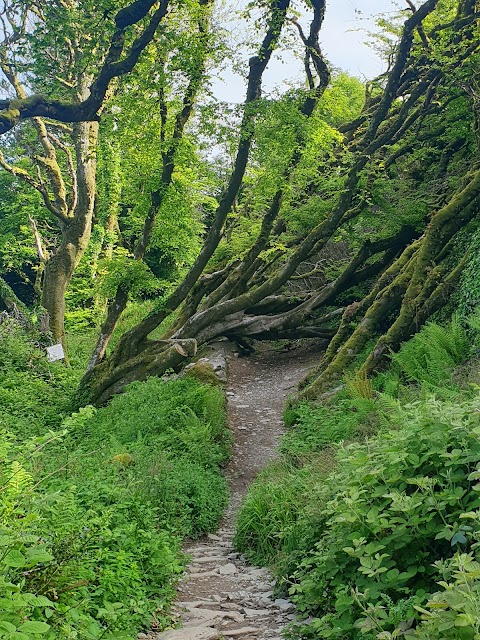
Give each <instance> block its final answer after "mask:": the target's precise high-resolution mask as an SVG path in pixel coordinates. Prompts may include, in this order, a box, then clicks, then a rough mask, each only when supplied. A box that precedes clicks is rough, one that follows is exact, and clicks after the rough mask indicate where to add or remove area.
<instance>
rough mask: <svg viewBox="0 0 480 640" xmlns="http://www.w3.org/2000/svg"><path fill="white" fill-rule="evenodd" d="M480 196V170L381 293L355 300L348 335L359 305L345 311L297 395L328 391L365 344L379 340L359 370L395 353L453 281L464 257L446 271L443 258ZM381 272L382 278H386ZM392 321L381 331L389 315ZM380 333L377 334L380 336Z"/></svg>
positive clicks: (398, 266) (437, 217)
mask: <svg viewBox="0 0 480 640" xmlns="http://www.w3.org/2000/svg"><path fill="white" fill-rule="evenodd" d="M479 198H480V170H477V171H475V172H474V173H473V174H472V175H471V176H470V180H469V182H468V184H467V185H466V186H465V187H464V188H463V189H462V190H461V191H460V192H458V193H456V194H454V195H453V196H452V198H451V199H450V201H449V202H448V203H447V204H446V205H445V206H444V207H442V208H441V209H440V211H438V212H437V213H436V214H435V215H433V216H432V219H431V221H430V224H429V225H428V227H427V229H426V231H425V234H424V236H423V238H422V239H421V240H420V241H416V242H415V243H413V244H412V245H411V246H410V247H409V248H408V249H407V250H405V252H404V253H403V255H402V256H401V257H400V258H399V259H398V260H397V262H396V263H394V265H392V267H391V268H390V269H389V270H387V272H386V274H385V276H387V277H388V275H390V276H391V277H393V279H392V280H391V282H390V283H389V284H387V285H386V286H385V287H384V288H383V289H381V290H380V291H379V290H378V287H377V288H375V289H374V291H373V292H372V294H371V295H370V296H367V298H366V299H365V300H364V301H362V302H360V303H359V308H360V309H361V310H362V311H364V314H363V317H362V316H361V314H359V315H360V318H359V319H358V323H357V326H356V328H355V330H354V331H353V333H352V334H351V335H349V333H348V329H347V326H348V324H349V323H350V322H351V320H352V316H353V317H355V316H356V315H357V312H358V309H354V310H353V312H352V313H351V314H350V316H349V314H348V312H347V315H346V317H345V318H344V321H343V322H342V323H341V324H340V327H339V329H338V332H337V336H335V337H334V338H333V340H332V342H331V345H330V347H329V349H327V357H326V360H325V363H324V365H325V366H324V367H323V368H322V370H321V372H320V373H319V375H318V376H317V377H316V378H315V379H314V380H313V381H310V384H309V385H308V386H307V387H306V388H305V389H304V390H303V391H302V393H301V397H303V398H307V399H314V398H317V397H319V396H320V395H321V394H322V393H324V392H326V391H328V390H329V389H330V388H332V386H334V384H335V383H336V382H338V380H339V379H340V378H341V376H342V374H343V373H344V372H345V370H346V369H347V367H348V366H349V365H351V364H352V362H353V361H354V359H355V358H356V357H357V356H358V355H359V354H360V353H361V351H362V349H363V348H364V347H365V345H366V344H367V343H368V342H369V341H370V340H372V339H375V338H378V339H377V342H376V344H375V346H374V347H373V349H372V350H371V352H370V353H369V355H368V357H367V358H366V360H365V362H364V364H363V365H362V367H361V370H362V372H363V373H365V374H369V373H372V372H373V371H374V370H376V369H377V368H378V367H379V366H381V364H382V363H383V362H384V360H385V358H386V357H387V356H388V354H390V353H392V352H395V351H398V349H399V348H400V346H401V344H402V342H404V341H405V340H407V339H408V338H410V337H411V336H412V335H413V334H414V333H415V332H416V331H418V330H419V329H420V327H421V326H422V325H423V324H424V323H425V321H426V320H427V319H428V318H429V317H430V315H431V314H432V313H434V312H435V311H436V310H438V308H440V306H441V305H442V304H444V303H445V302H446V300H447V299H448V296H449V294H450V293H451V290H452V287H453V286H454V285H455V283H456V281H457V279H458V277H459V275H460V272H461V269H462V267H463V264H464V260H460V261H459V264H457V265H455V266H454V267H453V268H451V270H450V271H448V266H447V265H448V263H446V262H445V259H446V258H447V257H448V255H449V251H450V249H451V248H452V246H453V243H452V242H451V241H452V239H453V238H454V237H455V234H456V233H457V232H458V231H459V229H461V228H462V227H464V226H465V225H466V224H468V222H470V220H471V219H472V218H473V216H474V215H476V214H478V207H479ZM385 276H384V278H385ZM392 315H393V316H394V321H393V322H392V323H391V324H390V326H389V327H388V326H387V330H386V331H385V332H384V333H383V335H380V334H381V331H380V329H381V328H383V327H384V325H385V323H386V321H387V319H388V318H389V317H391V316H392ZM379 335H380V337H378V336H379Z"/></svg>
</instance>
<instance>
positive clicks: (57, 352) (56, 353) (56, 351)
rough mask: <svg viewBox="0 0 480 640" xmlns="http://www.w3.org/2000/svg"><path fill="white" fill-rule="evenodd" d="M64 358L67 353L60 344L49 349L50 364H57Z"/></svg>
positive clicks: (48, 358)
mask: <svg viewBox="0 0 480 640" xmlns="http://www.w3.org/2000/svg"><path fill="white" fill-rule="evenodd" d="M64 358H65V352H64V350H63V347H62V345H61V344H60V343H58V344H54V345H52V346H51V347H47V360H48V361H49V362H56V361H57V360H63V359H64Z"/></svg>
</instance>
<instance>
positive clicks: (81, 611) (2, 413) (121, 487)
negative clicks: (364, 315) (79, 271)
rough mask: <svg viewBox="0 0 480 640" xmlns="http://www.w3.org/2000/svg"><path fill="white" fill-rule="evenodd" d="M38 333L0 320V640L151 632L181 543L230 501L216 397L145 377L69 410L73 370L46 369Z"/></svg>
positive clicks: (221, 408)
mask: <svg viewBox="0 0 480 640" xmlns="http://www.w3.org/2000/svg"><path fill="white" fill-rule="evenodd" d="M38 337H39V336H35V335H34V334H25V332H24V330H23V329H22V328H20V327H18V326H16V325H15V324H14V323H11V324H6V323H4V324H2V325H1V326H0V338H1V342H2V352H1V366H0V375H1V380H2V384H1V392H0V429H1V441H2V444H1V451H0V456H1V471H0V482H1V492H0V527H1V534H0V546H1V555H0V593H1V597H0V637H2V638H18V640H20V639H26V638H28V639H30V638H32V639H33V638H38V637H43V638H46V639H47V638H52V639H53V638H82V640H83V639H85V640H87V639H92V640H93V639H94V638H104V639H107V638H125V639H126V638H129V639H132V638H135V637H136V633H137V632H138V631H140V630H141V629H142V628H148V627H149V626H150V625H153V627H154V628H157V629H160V630H161V629H162V628H163V627H165V626H166V625H169V624H171V618H170V615H169V605H170V603H171V600H172V598H173V595H174V593H175V585H176V582H177V581H178V579H179V577H180V575H181V573H182V571H183V567H184V563H185V558H184V557H183V554H182V551H181V542H182V540H184V539H185V538H196V537H198V536H200V535H202V534H204V533H206V532H208V531H213V530H215V528H216V526H217V523H218V521H219V519H220V517H221V515H222V513H223V509H224V507H225V505H226V502H227V487H226V482H225V480H224V478H223V477H222V475H221V467H222V466H223V464H224V463H225V461H226V459H227V458H228V454H229V432H228V431H227V427H226V414H225V399H224V395H223V392H222V390H221V389H219V388H214V387H212V386H208V385H203V384H199V383H198V382H196V380H195V379H193V378H182V379H172V380H169V381H164V380H160V379H158V378H151V379H150V380H149V381H148V382H146V383H135V384H133V385H131V386H130V387H129V388H128V389H127V390H126V391H125V393H124V394H123V395H122V396H119V397H117V398H115V400H114V401H113V402H112V403H111V404H110V405H109V406H107V407H104V408H101V409H95V408H93V407H91V406H86V407H83V408H82V409H80V411H79V412H77V413H73V414H71V413H70V411H71V410H70V406H71V403H72V400H73V396H74V392H75V379H77V380H78V377H79V375H80V373H81V369H80V370H78V369H77V370H75V369H65V367H64V365H63V364H62V363H51V364H50V363H48V362H47V360H46V357H45V352H44V350H43V349H40V348H39V347H40V345H39V344H37V343H36V341H35V338H38ZM80 338H81V337H80V336H78V335H77V336H76V341H78V344H76V347H75V346H73V345H72V361H75V358H76V356H77V355H78V356H79V360H81V347H82V344H81V343H82V340H81V339H80ZM87 338H88V336H87Z"/></svg>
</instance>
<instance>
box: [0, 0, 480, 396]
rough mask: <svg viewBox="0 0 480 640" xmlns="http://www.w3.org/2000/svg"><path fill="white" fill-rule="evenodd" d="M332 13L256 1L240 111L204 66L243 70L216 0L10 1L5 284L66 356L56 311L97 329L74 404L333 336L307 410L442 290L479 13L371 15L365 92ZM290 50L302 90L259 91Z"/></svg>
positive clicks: (466, 149) (451, 265) (471, 96)
mask: <svg viewBox="0 0 480 640" xmlns="http://www.w3.org/2000/svg"><path fill="white" fill-rule="evenodd" d="M325 9H326V6H325V2H324V1H323V0H315V1H314V2H305V3H299V4H298V5H297V4H295V3H291V2H287V1H284V2H266V3H262V4H261V5H259V6H258V7H255V8H254V7H253V6H252V7H250V6H249V7H248V9H247V11H252V12H253V13H252V18H251V19H252V20H254V25H253V29H252V34H253V35H252V38H251V40H252V42H250V43H249V47H250V49H251V57H250V58H249V60H248V68H247V70H246V84H247V87H246V95H245V100H244V103H243V105H238V106H235V105H231V104H225V103H221V102H219V101H218V100H216V99H215V97H214V95H213V93H212V91H211V82H212V74H213V73H214V70H215V69H216V68H218V65H219V64H223V65H225V64H227V65H231V66H234V65H238V64H241V65H243V68H244V69H245V67H246V66H247V63H246V61H245V60H239V59H238V58H239V53H238V52H235V51H232V50H231V49H230V48H229V42H228V37H227V36H226V33H225V30H222V28H219V26H220V23H219V14H218V12H219V11H220V10H221V7H217V5H216V4H215V3H214V2H212V1H211V0H203V1H199V2H193V1H192V2H182V3H175V2H171V1H170V0H165V1H163V2H160V3H157V2H145V1H142V0H137V1H135V2H133V3H131V4H129V5H125V4H124V3H121V2H117V3H115V2H111V3H109V5H108V7H107V6H105V7H103V5H102V6H100V7H95V6H93V4H90V3H88V2H86V3H84V2H73V1H72V2H70V1H59V2H52V3H48V5H47V6H44V3H36V2H15V3H6V4H5V5H4V8H3V11H2V30H3V40H2V44H1V47H0V54H1V66H2V71H3V89H4V92H5V94H6V96H7V97H5V98H4V99H2V101H1V103H0V107H2V111H1V112H0V119H1V123H2V128H1V133H3V139H2V142H3V145H2V147H3V150H2V153H1V156H0V165H1V168H2V172H1V174H0V180H1V189H2V194H3V197H2V201H3V207H2V217H1V221H0V224H1V225H2V241H1V246H0V260H1V265H2V271H3V278H4V282H5V285H4V286H5V287H8V286H9V285H8V283H9V282H10V283H12V285H13V287H10V289H13V291H12V294H14V295H16V296H17V298H19V299H20V300H23V301H24V302H26V303H27V304H30V305H31V304H32V303H33V304H36V305H42V306H43V308H44V309H45V310H46V312H47V314H48V328H49V331H50V332H51V335H52V340H53V341H54V342H62V343H63V345H64V348H66V345H65V322H66V321H67V322H68V323H69V326H72V327H74V326H78V325H79V323H80V324H82V323H83V325H84V326H88V325H90V326H98V327H99V332H98V339H97V344H96V346H95V348H94V350H93V353H92V355H91V358H90V362H89V365H88V370H87V372H86V373H85V376H84V378H83V380H82V383H81V385H80V390H81V397H82V400H86V401H93V402H96V403H102V402H104V401H106V400H108V398H110V397H111V396H112V395H113V394H115V393H117V392H118V391H121V390H122V389H123V388H124V387H125V385H126V384H128V383H129V382H132V381H134V380H142V379H145V378H146V377H148V376H149V375H151V374H155V375H161V374H162V373H163V372H164V371H166V370H168V369H170V368H172V367H173V368H176V367H179V366H181V365H182V362H185V360H186V359H188V357H190V356H192V355H194V354H195V353H196V351H197V349H198V348H199V347H200V346H201V345H202V344H205V343H208V342H210V341H212V340H214V339H216V338H218V337H222V336H223V337H228V338H230V339H232V340H237V341H239V342H240V343H241V344H243V345H244V346H245V348H247V349H248V342H249V341H250V340H252V339H254V340H269V339H291V338H294V339H298V338H310V339H321V340H324V341H325V346H326V347H328V348H327V352H326V357H325V358H324V361H323V364H322V371H321V372H319V374H318V375H315V376H312V377H311V379H310V380H309V381H308V384H307V385H306V387H305V389H304V390H303V391H302V393H303V394H304V395H305V397H309V398H313V397H317V396H318V395H321V393H323V392H325V391H328V390H329V389H330V388H331V387H332V386H334V385H335V381H336V380H337V379H338V378H339V376H340V375H341V373H342V372H343V371H344V369H345V367H346V366H348V365H349V364H351V363H352V362H353V361H354V360H355V359H356V358H358V357H361V358H362V359H363V364H362V367H363V370H364V372H365V373H366V374H368V373H369V372H371V371H373V370H375V369H377V368H378V367H379V366H381V365H382V363H383V361H384V358H385V355H386V354H388V353H391V352H395V351H397V350H398V348H399V347H400V345H401V344H402V342H403V341H404V340H406V339H407V338H408V337H409V336H411V335H412V334H413V333H415V332H416V331H417V330H418V329H419V328H420V327H421V326H422V324H424V323H425V321H426V320H427V319H428V318H429V317H430V316H431V315H432V314H433V313H435V312H436V311H437V310H438V309H439V308H441V307H442V306H443V305H444V304H445V301H446V300H448V298H449V296H450V295H451V292H452V290H453V288H454V287H455V286H456V283H457V282H458V280H459V278H460V275H461V273H462V270H463V268H464V267H465V264H466V262H468V260H469V253H468V251H467V252H462V251H459V250H458V249H457V247H458V246H459V242H458V238H460V237H464V234H465V233H467V234H468V231H466V229H468V228H470V227H472V225H473V226H475V217H476V213H477V212H478V193H479V188H480V174H479V173H478V167H477V163H478V144H479V138H478V136H479V121H478V117H479V116H478V100H479V93H478V82H479V80H478V61H479V58H478V55H479V52H478V42H479V38H478V35H479V34H478V7H477V3H476V2H474V1H473V0H462V1H461V2H459V1H453V0H448V1H447V0H444V1H441V0H429V1H427V2H424V3H423V4H421V5H419V6H415V5H414V4H413V3H410V2H408V3H407V6H406V7H405V8H404V9H402V10H400V12H399V13H398V15H397V16H391V15H390V16H389V18H388V20H387V19H386V18H382V19H381V21H380V24H381V26H382V34H383V37H379V42H378V43H377V46H378V47H380V49H381V50H382V55H383V56H384V58H385V61H386V65H387V69H386V71H385V72H384V73H382V74H381V75H380V76H379V77H377V78H375V79H372V80H371V81H368V82H366V83H364V84H363V85H362V83H360V81H358V80H357V79H355V78H352V77H349V76H348V75H346V74H345V73H341V72H339V71H337V70H334V69H332V68H331V66H330V65H329V63H328V60H326V59H325V57H324V55H323V52H322V50H321V47H320V44H319V43H320V39H321V34H322V28H323V26H324V17H325ZM292 48H294V50H295V51H296V52H297V53H298V55H301V56H302V58H303V67H304V70H303V77H302V78H299V80H298V82H297V84H296V85H295V86H292V87H291V88H288V89H285V90H284V91H280V92H276V93H273V94H272V93H270V94H264V93H263V92H262V83H263V81H264V76H265V74H267V73H268V65H269V63H270V62H271V59H272V56H273V55H275V56H277V57H278V56H279V57H280V58H281V56H282V55H283V53H284V52H285V51H286V50H290V49H292ZM5 291H9V290H8V289H7V288H6V289H5ZM9 297H11V294H10V293H6V294H5V295H4V296H3V298H4V305H6V306H7V307H8V304H9V303H8V300H9V299H10V298H9ZM142 299H143V300H149V301H150V303H149V305H147V307H148V311H147V313H146V315H145V317H143V318H140V319H139V321H138V322H137V324H136V325H134V326H132V327H131V328H130V329H129V330H128V331H127V332H124V333H123V335H122V336H121V337H120V336H119V337H118V339H116V341H115V344H114V345H113V344H111V343H110V340H111V337H112V335H114V333H115V329H116V327H117V325H118V322H119V320H120V319H121V317H122V314H124V312H125V310H126V309H127V307H128V305H129V301H135V300H142ZM147 307H146V308H147ZM154 332H155V333H154ZM152 335H154V336H155V337H152ZM367 345H368V346H367ZM362 354H363V355H362Z"/></svg>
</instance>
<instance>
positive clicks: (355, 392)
mask: <svg viewBox="0 0 480 640" xmlns="http://www.w3.org/2000/svg"><path fill="white" fill-rule="evenodd" d="M478 339H479V333H478V324H477V321H476V320H475V319H474V320H472V321H471V322H470V323H468V322H461V321H460V320H459V318H458V317H457V316H455V317H454V318H453V320H451V321H449V322H446V323H444V324H442V325H440V324H437V323H430V324H427V325H426V326H425V327H424V328H423V329H422V330H421V331H420V333H419V334H417V335H416V336H415V337H414V338H412V339H411V340H410V341H409V342H406V343H405V344H404V345H403V347H402V348H401V349H400V351H399V353H398V354H396V355H394V356H393V358H392V363H391V365H390V367H389V368H388V369H387V370H386V371H385V372H383V373H381V374H378V375H377V376H376V377H374V378H372V379H367V378H365V377H364V376H363V375H362V374H361V373H360V374H359V373H358V372H353V373H351V374H346V375H345V384H344V387H343V389H342V390H341V391H339V392H338V394H337V395H336V396H335V397H334V398H331V399H329V400H326V401H325V402H324V403H323V404H320V405H311V404H307V403H305V402H302V403H300V404H297V405H294V406H293V407H290V408H288V409H287V412H286V416H285V417H286V420H287V424H288V425H289V431H288V433H287V435H286V436H285V437H284V438H283V441H282V444H281V457H280V459H279V460H278V461H276V462H275V463H273V464H272V465H271V466H270V467H268V468H267V469H266V470H265V471H264V472H263V473H262V474H261V475H260V477H259V478H258V479H257V480H256V481H255V483H254V484H253V486H252V487H251V489H250V492H249V494H248V496H247V498H246V500H245V503H244V505H243V508H242V510H241V512H240V514H239V517H238V522H237V534H236V544H237V546H238V548H239V549H240V550H241V551H243V552H244V553H247V555H248V556H249V557H250V558H251V559H252V561H253V562H255V563H258V564H262V565H267V566H270V567H272V568H273V569H274V571H275V573H276V576H277V589H278V590H279V591H281V592H283V593H285V594H289V596H291V597H292V600H293V601H294V602H295V604H296V605H297V608H298V610H299V612H300V614H301V617H304V618H305V622H299V623H296V624H294V625H293V626H292V628H291V630H290V631H289V634H288V637H291V638H337V639H344V638H355V639H357V638H358V639H360V638H365V639H371V640H373V639H378V640H380V639H382V640H389V639H393V638H403V637H411V638H422V639H427V638H428V639H429V640H433V639H434V638H435V639H444V640H447V639H448V640H450V639H457V638H458V639H459V640H460V639H472V640H473V639H474V638H478V637H480V636H479V635H478V634H479V631H480V614H479V603H480V564H479V562H478V545H479V540H480V497H479V488H480V485H479V483H478V479H479V478H480V385H479V383H480V376H479V369H478Z"/></svg>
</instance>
